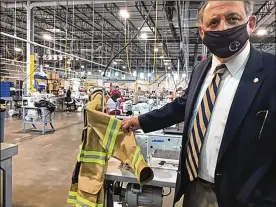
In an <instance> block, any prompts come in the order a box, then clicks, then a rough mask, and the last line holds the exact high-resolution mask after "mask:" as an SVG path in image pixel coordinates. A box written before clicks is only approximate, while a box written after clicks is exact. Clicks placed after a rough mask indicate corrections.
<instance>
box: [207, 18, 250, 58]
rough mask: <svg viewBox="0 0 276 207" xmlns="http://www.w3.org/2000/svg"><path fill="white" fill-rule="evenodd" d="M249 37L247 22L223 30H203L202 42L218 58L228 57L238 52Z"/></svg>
mask: <svg viewBox="0 0 276 207" xmlns="http://www.w3.org/2000/svg"><path fill="white" fill-rule="evenodd" d="M248 39H249V35H248V32H247V23H245V24H243V25H240V26H237V27H233V28H230V29H227V30H223V31H209V32H204V39H203V44H204V45H206V47H208V48H209V50H210V51H211V52H212V53H213V54H214V55H216V56H217V57H220V58H228V57H231V56H232V55H234V54H235V53H237V52H239V51H240V49H242V48H243V46H244V44H245V43H246V41H247V40H248Z"/></svg>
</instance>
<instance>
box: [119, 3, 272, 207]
mask: <svg viewBox="0 0 276 207" xmlns="http://www.w3.org/2000/svg"><path fill="white" fill-rule="evenodd" d="M252 10H253V4H252V2H249V1H209V2H206V3H205V4H204V5H203V7H202V9H201V11H200V13H199V14H200V36H201V38H202V40H203V43H204V44H205V45H206V46H207V47H208V48H209V50H210V51H211V52H212V54H213V55H212V57H210V58H207V60H205V61H202V62H200V63H199V64H198V65H197V66H196V67H195V68H194V70H193V73H192V75H191V80H190V83H189V86H188V88H187V89H186V93H185V95H184V96H182V97H179V98H177V99H176V100H174V101H173V102H172V103H169V104H167V105H165V106H164V107H163V108H161V109H159V110H154V111H151V112H149V113H147V114H144V115H141V116H139V117H137V118H131V119H127V120H125V121H124V122H123V124H122V128H123V129H124V130H128V129H132V130H135V129H138V128H142V129H143V131H144V132H150V131H155V130H159V129H162V128H165V127H168V126H171V125H174V124H176V123H180V122H182V121H184V122H185V127H184V131H183V141H182V151H181V156H180V161H179V171H178V172H179V174H178V177H177V183H176V193H175V202H177V201H178V200H179V199H180V198H181V196H182V195H183V194H184V195H185V196H184V205H183V206H184V207H207V206H208V207H209V206H212V207H213V206H221V207H268V206H270V207H272V206H274V207H275V206H276V82H275V81H276V77H275V55H272V54H268V53H265V52H261V51H259V50H257V49H255V48H254V47H253V46H252V45H251V44H250V42H249V36H250V35H251V34H252V32H253V31H254V29H255V26H256V17H255V16H252Z"/></svg>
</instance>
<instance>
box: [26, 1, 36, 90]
mask: <svg viewBox="0 0 276 207" xmlns="http://www.w3.org/2000/svg"><path fill="white" fill-rule="evenodd" d="M27 41H28V42H27V54H26V56H27V74H26V83H27V84H26V89H25V93H26V95H29V94H30V93H32V92H34V71H35V68H34V46H33V45H32V44H31V43H30V42H33V41H34V18H33V11H32V7H31V4H30V0H28V1H27Z"/></svg>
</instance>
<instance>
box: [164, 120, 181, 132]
mask: <svg viewBox="0 0 276 207" xmlns="http://www.w3.org/2000/svg"><path fill="white" fill-rule="evenodd" d="M183 130H184V122H182V123H179V124H175V125H173V126H170V127H168V128H165V129H163V132H164V133H165V134H182V133H183Z"/></svg>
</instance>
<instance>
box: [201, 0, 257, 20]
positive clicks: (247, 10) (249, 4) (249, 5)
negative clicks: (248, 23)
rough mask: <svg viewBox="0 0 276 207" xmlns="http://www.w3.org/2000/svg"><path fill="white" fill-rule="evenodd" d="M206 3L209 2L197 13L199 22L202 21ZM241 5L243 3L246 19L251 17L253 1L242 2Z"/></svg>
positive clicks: (204, 4)
mask: <svg viewBox="0 0 276 207" xmlns="http://www.w3.org/2000/svg"><path fill="white" fill-rule="evenodd" d="M208 3H209V1H205V2H204V3H203V5H202V6H201V8H200V10H199V12H198V19H199V21H200V22H202V20H203V12H204V10H205V8H206V6H207V4H208ZM243 3H244V9H245V13H246V16H247V17H249V16H251V15H252V14H253V7H254V2H253V1H243Z"/></svg>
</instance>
